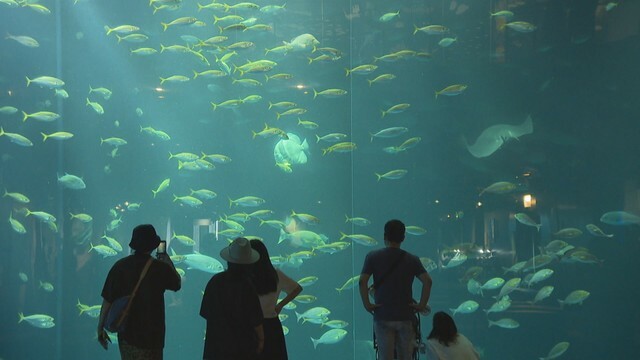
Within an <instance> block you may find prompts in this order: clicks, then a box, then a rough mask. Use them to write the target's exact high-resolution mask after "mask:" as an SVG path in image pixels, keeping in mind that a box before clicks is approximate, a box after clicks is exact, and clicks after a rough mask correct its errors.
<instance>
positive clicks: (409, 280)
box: [361, 247, 427, 321]
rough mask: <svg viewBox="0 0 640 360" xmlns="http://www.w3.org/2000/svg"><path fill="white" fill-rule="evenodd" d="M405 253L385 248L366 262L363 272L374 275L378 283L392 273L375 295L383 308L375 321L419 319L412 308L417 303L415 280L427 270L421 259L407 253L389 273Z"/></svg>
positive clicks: (376, 315) (376, 300)
mask: <svg viewBox="0 0 640 360" xmlns="http://www.w3.org/2000/svg"><path fill="white" fill-rule="evenodd" d="M403 253H404V250H401V249H399V248H393V247H385V248H382V249H378V250H374V251H371V252H370V253H369V254H367V257H366V258H365V260H364V265H363V266H362V272H361V273H362V274H369V275H372V276H373V282H374V284H376V283H377V281H378V280H379V279H380V277H382V276H384V274H387V273H388V275H386V277H385V279H384V282H383V283H382V284H380V287H379V288H377V289H376V292H375V295H374V297H375V303H376V304H380V305H381V306H380V307H378V308H376V310H375V312H374V313H373V318H374V319H375V320H383V321H406V320H412V319H414V317H415V315H414V311H413V309H412V308H411V307H410V306H409V304H410V303H411V302H413V296H412V290H413V279H414V278H416V277H418V276H420V275H422V274H423V273H425V272H426V271H427V270H425V268H424V266H423V265H422V263H421V262H420V259H419V258H418V257H417V256H415V255H412V254H409V253H406V254H404V257H403V258H402V260H400V262H399V263H398V265H396V268H395V269H393V271H392V272H390V273H389V272H388V271H389V269H390V268H391V265H393V263H394V262H395V261H396V259H397V258H398V256H400V255H401V254H403Z"/></svg>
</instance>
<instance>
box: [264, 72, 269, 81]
mask: <svg viewBox="0 0 640 360" xmlns="http://www.w3.org/2000/svg"><path fill="white" fill-rule="evenodd" d="M264 82H265V83H268V82H269V75H267V74H264Z"/></svg>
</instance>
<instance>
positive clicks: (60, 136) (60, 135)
mask: <svg viewBox="0 0 640 360" xmlns="http://www.w3.org/2000/svg"><path fill="white" fill-rule="evenodd" d="M40 134H42V142H45V141H47V139H49V138H51V139H55V140H68V139H71V138H72V137H73V134H72V133H70V132H66V131H58V132H54V133H51V134H48V135H47V134H45V133H43V132H41V133H40Z"/></svg>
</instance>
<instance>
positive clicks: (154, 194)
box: [151, 190, 158, 199]
mask: <svg viewBox="0 0 640 360" xmlns="http://www.w3.org/2000/svg"><path fill="white" fill-rule="evenodd" d="M151 192H152V193H153V198H154V199H155V198H156V195H157V194H158V192H157V191H156V190H151Z"/></svg>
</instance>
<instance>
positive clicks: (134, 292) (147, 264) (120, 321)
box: [116, 258, 153, 326]
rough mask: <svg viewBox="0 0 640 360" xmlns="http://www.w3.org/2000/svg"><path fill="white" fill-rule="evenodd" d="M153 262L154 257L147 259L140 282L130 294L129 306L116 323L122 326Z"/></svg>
mask: <svg viewBox="0 0 640 360" xmlns="http://www.w3.org/2000/svg"><path fill="white" fill-rule="evenodd" d="M152 262H153V258H149V260H147V263H146V264H145V265H144V269H142V273H141V274H140V278H139V279H138V283H137V284H136V287H135V288H133V292H132V293H131V295H130V296H129V301H128V302H127V307H126V308H124V311H123V312H122V315H121V316H120V318H119V319H118V322H117V324H116V325H117V326H120V324H121V323H122V321H123V320H124V319H125V318H126V317H127V315H128V314H129V309H131V304H132V303H133V298H134V297H135V296H136V292H138V288H139V287H140V283H141V282H142V279H144V277H145V275H147V271H149V267H150V266H151V263H152Z"/></svg>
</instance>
